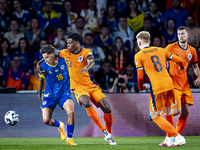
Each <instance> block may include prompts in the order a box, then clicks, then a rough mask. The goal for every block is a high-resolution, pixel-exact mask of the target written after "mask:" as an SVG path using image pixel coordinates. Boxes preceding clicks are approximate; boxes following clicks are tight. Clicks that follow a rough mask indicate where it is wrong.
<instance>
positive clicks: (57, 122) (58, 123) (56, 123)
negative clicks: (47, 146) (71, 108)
mask: <svg viewBox="0 0 200 150" xmlns="http://www.w3.org/2000/svg"><path fill="white" fill-rule="evenodd" d="M54 120H55V123H54V124H53V126H56V127H59V126H60V122H59V121H57V120H56V119H54Z"/></svg>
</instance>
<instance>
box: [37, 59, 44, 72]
mask: <svg viewBox="0 0 200 150" xmlns="http://www.w3.org/2000/svg"><path fill="white" fill-rule="evenodd" d="M43 61H44V58H42V59H41V60H40V61H38V62H37V71H38V72H41V73H42V72H43V70H42V68H41V64H42V62H43Z"/></svg>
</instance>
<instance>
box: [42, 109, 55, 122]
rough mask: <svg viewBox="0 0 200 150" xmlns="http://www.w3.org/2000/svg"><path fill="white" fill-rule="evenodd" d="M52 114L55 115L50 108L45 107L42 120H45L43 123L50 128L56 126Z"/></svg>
mask: <svg viewBox="0 0 200 150" xmlns="http://www.w3.org/2000/svg"><path fill="white" fill-rule="evenodd" d="M52 114H53V111H52V110H51V109H50V108H48V107H45V108H43V109H42V118H43V122H44V123H45V124H46V125H50V126H53V125H54V123H55V120H54V119H53V118H52Z"/></svg>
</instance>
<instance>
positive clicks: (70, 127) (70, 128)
mask: <svg viewBox="0 0 200 150" xmlns="http://www.w3.org/2000/svg"><path fill="white" fill-rule="evenodd" d="M63 108H64V109H65V111H66V112H67V115H68V122H67V145H77V144H76V143H74V141H73V139H72V137H73V133H74V126H75V125H74V123H75V115H74V103H73V101H72V100H71V99H67V100H66V101H65V103H64V104H63Z"/></svg>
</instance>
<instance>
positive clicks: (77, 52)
mask: <svg viewBox="0 0 200 150" xmlns="http://www.w3.org/2000/svg"><path fill="white" fill-rule="evenodd" d="M81 50H82V47H81V48H80V50H79V51H78V52H77V53H72V54H78V53H80V52H81Z"/></svg>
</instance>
